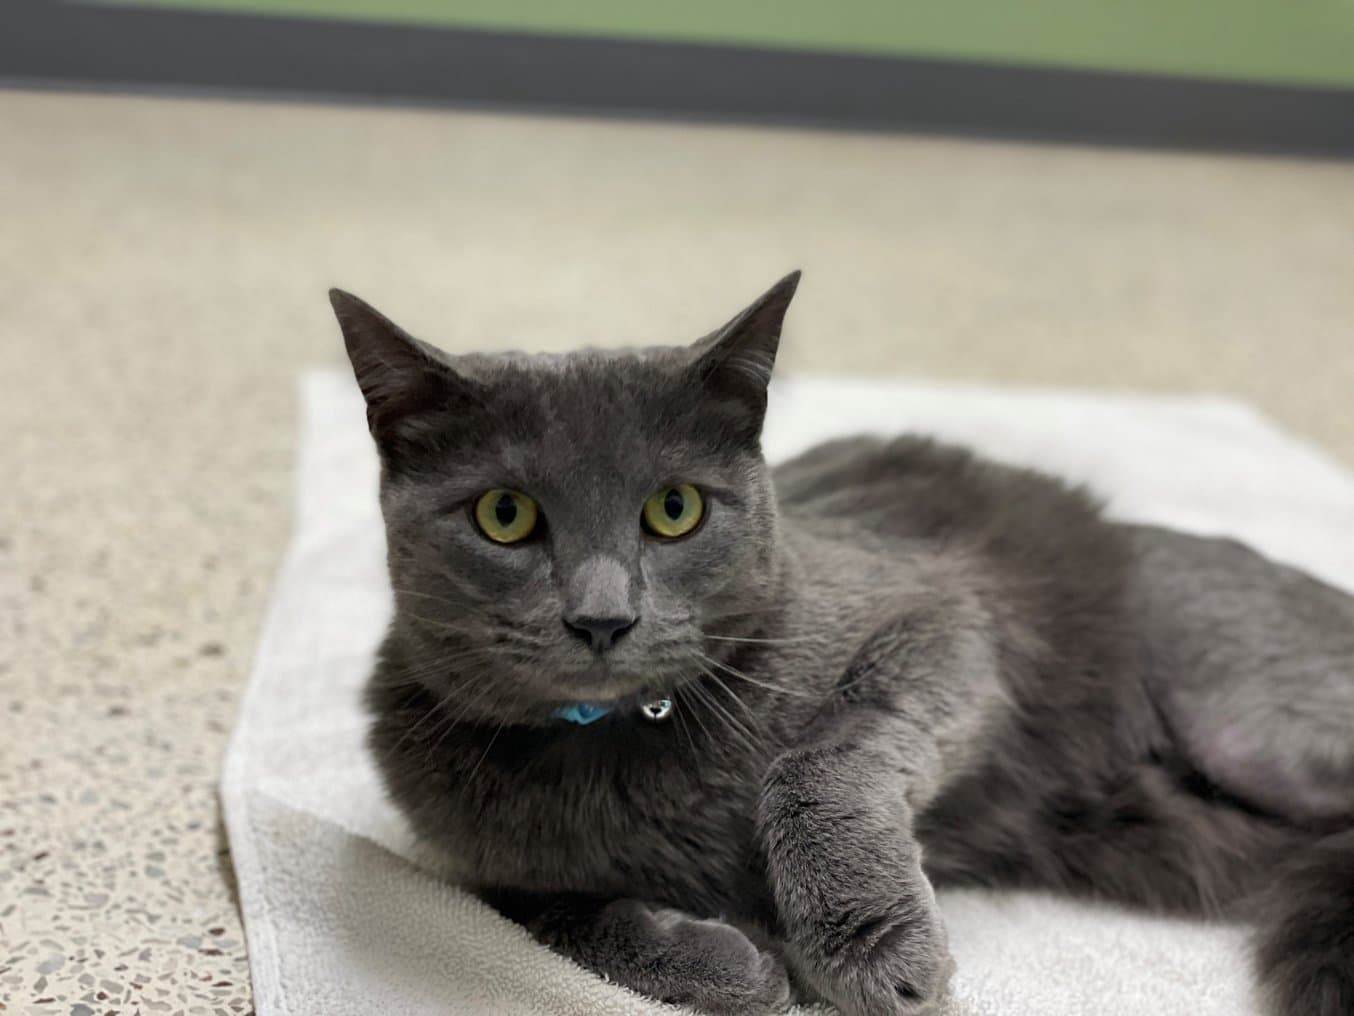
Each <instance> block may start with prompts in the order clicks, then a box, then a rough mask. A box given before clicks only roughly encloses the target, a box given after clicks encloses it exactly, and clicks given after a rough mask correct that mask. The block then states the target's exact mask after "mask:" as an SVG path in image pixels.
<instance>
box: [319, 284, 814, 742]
mask: <svg viewBox="0 0 1354 1016" xmlns="http://www.w3.org/2000/svg"><path fill="white" fill-rule="evenodd" d="M798 281H799V273H798V272H796V273H794V274H792V275H789V276H787V277H786V278H784V279H782V280H781V281H780V282H778V283H777V284H776V285H775V286H773V287H772V288H771V289H770V290H769V291H768V292H767V293H765V294H764V295H763V296H762V297H761V298H759V299H758V300H757V301H756V302H755V303H753V304H752V305H751V306H750V307H748V308H747V309H746V310H744V311H743V312H742V313H740V314H739V315H738V316H737V317H735V318H734V319H733V320H732V321H730V322H729V323H728V324H726V325H725V326H724V327H722V328H720V329H718V330H717V331H715V332H713V333H711V334H710V335H708V336H706V337H705V338H703V339H701V340H699V341H698V342H696V343H695V344H693V345H691V346H685V347H654V348H647V349H640V350H621V351H599V350H587V351H583V352H578V353H571V354H567V355H563V356H545V355H540V356H527V355H522V354H515V353H514V354H501V355H468V356H463V357H454V356H450V355H448V354H446V353H443V352H441V351H440V350H437V349H435V348H434V347H432V346H429V345H427V344H425V343H423V342H421V341H419V340H417V339H414V338H413V337H411V336H410V335H408V334H407V333H405V332H404V331H403V330H402V329H400V328H399V327H398V326H397V325H395V324H393V323H392V322H391V321H389V320H388V319H386V318H385V317H383V316H382V315H381V314H379V313H377V312H376V311H375V310H373V309H372V308H371V307H369V306H368V305H367V304H365V303H363V302H362V301H361V300H358V299H357V298H356V297H353V296H350V295H349V294H347V293H344V292H341V291H339V290H334V291H332V292H331V294H330V296H331V300H332V302H333V305H334V310H335V313H336V314H337V315H338V319H339V323H340V325H341V327H342V329H343V337H344V341H345V344H346V346H347V349H348V356H349V358H350V360H351V361H352V365H353V371H354V373H355V374H356V377H357V382H358V385H359V386H360V387H361V389H362V393H363V395H364V396H365V398H366V401H367V421H368V425H369V428H370V430H371V433H372V436H373V438H374V439H375V441H376V445H377V448H378V450H379V452H380V456H381V463H382V470H381V507H382V511H383V513H384V515H385V521H386V529H387V538H388V546H389V566H390V577H391V583H392V586H393V588H394V591H395V602H396V618H395V631H396V633H397V635H398V640H399V642H400V646H401V655H400V659H398V660H397V661H393V662H394V664H395V666H396V667H397V668H398V669H400V671H401V674H402V675H403V676H406V677H407V678H408V679H409V680H418V681H421V682H422V683H424V684H426V685H427V686H428V687H429V688H431V689H432V690H434V691H435V692H436V693H438V694H439V695H442V696H445V697H447V698H450V699H454V700H456V701H459V702H463V703H464V707H465V712H466V714H467V715H470V716H476V717H478V718H482V719H484V718H489V719H497V720H514V721H520V722H531V721H532V720H533V719H537V718H539V719H543V720H544V719H545V718H548V717H549V716H550V715H551V713H552V710H554V709H557V708H560V707H563V706H567V705H568V704H569V703H577V702H591V703H599V704H622V703H625V702H630V701H642V700H646V699H649V698H652V697H653V696H654V695H655V694H661V693H663V692H666V691H668V690H670V689H672V688H675V687H677V686H679V685H680V684H683V683H685V682H686V681H687V680H690V679H692V678H695V677H697V676H699V675H700V673H701V672H702V669H703V668H708V667H710V666H711V664H710V663H709V661H708V659H706V658H708V657H709V656H712V655H716V656H717V655H720V654H719V653H718V648H719V645H720V643H717V642H715V641H712V640H711V639H710V636H712V635H719V634H723V635H729V634H730V633H738V632H740V631H744V632H745V631H747V630H748V628H749V626H750V625H754V624H755V621H756V620H757V618H758V616H759V613H763V612H765V611H766V610H767V609H768V608H769V607H770V605H771V601H772V598H773V597H774V587H775V578H776V576H775V573H774V571H775V562H776V560H777V558H776V554H775V541H776V507H775V502H774V498H773V494H772V488H771V483H770V478H769V474H768V471H767V467H766V464H765V462H764V461H763V459H762V454H761V446H760V436H761V428H762V419H763V416H764V415H765V411H766V399H767V396H766V389H767V383H768V381H769V380H770V377H771V370H772V366H773V364H774V363H775V357H776V349H777V345H778V343H779V339H780V331H781V322H782V319H783V318H784V315H785V311H786V309H787V308H788V306H789V303H790V299H791V297H792V296H793V295H794V291H795V287H796V285H797V284H798Z"/></svg>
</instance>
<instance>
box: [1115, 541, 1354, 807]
mask: <svg viewBox="0 0 1354 1016" xmlns="http://www.w3.org/2000/svg"><path fill="white" fill-rule="evenodd" d="M1130 533H1131V535H1132V539H1133V547H1134V565H1135V566H1134V571H1133V573H1132V580H1133V581H1132V584H1131V587H1130V590H1131V603H1132V605H1133V609H1134V611H1135V615H1136V617H1135V620H1136V622H1137V625H1138V627H1139V629H1140V630H1142V631H1143V632H1144V633H1145V636H1146V640H1147V644H1148V645H1149V646H1150V657H1149V666H1148V667H1147V675H1146V676H1147V684H1148V688H1149V690H1150V692H1151V694H1152V697H1153V700H1154V702H1155V704H1156V707H1157V709H1158V710H1159V712H1160V714H1161V716H1162V718H1163V719H1164V721H1165V722H1166V724H1167V726H1168V727H1169V729H1170V732H1171V734H1172V736H1173V738H1174V739H1175V741H1176V742H1177V744H1178V745H1179V748H1180V750H1181V751H1182V753H1183V754H1184V755H1185V756H1186V758H1187V759H1188V760H1189V761H1190V763H1191V764H1192V765H1193V766H1194V767H1196V768H1197V769H1198V770H1199V771H1200V772H1202V773H1204V774H1205V775H1206V776H1207V777H1208V778H1209V779H1210V780H1211V781H1212V782H1213V783H1214V784H1215V785H1217V786H1219V787H1221V788H1222V789H1223V790H1225V791H1227V792H1228V793H1229V794H1231V795H1233V796H1235V797H1237V798H1239V799H1240V800H1243V801H1246V802H1248V803H1249V804H1251V805H1252V806H1254V807H1256V808H1258V809H1260V810H1263V811H1266V812H1269V813H1271V814H1273V815H1277V816H1282V817H1284V818H1287V819H1291V820H1294V821H1298V822H1322V823H1344V824H1348V823H1349V822H1350V821H1351V820H1354V735H1351V731H1354V597H1350V596H1349V595H1348V594H1346V593H1344V592H1342V591H1340V590H1337V589H1334V588H1332V587H1331V586H1327V585H1324V584H1323V583H1321V582H1318V581H1317V580H1315V579H1313V578H1311V577H1310V576H1308V575H1305V574H1303V573H1302V572H1299V571H1297V570H1295V569H1293V568H1288V567H1286V566H1284V565H1280V564H1278V563H1276V562H1273V561H1270V560H1267V559H1266V558H1264V557H1262V556H1261V555H1259V554H1257V553H1256V552H1255V551H1253V550H1251V549H1250V548H1248V547H1245V546H1243V545H1241V544H1239V543H1236V542H1234V541H1230V540H1208V539H1201V538H1198V537H1191V536H1186V535H1183V534H1179V533H1171V532H1167V531H1165V530H1159V529H1150V528H1146V527H1138V528H1134V529H1132V530H1130Z"/></svg>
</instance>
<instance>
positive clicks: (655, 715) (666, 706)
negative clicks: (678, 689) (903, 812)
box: [639, 698, 672, 723]
mask: <svg viewBox="0 0 1354 1016" xmlns="http://www.w3.org/2000/svg"><path fill="white" fill-rule="evenodd" d="M639 712H640V715H641V716H643V717H644V718H645V719H646V720H648V721H650V722H651V723H662V722H663V721H664V720H666V719H667V718H668V717H669V716H671V715H672V699H666V698H663V699H657V700H656V701H653V702H645V703H644V704H643V705H642V706H640V707H639Z"/></svg>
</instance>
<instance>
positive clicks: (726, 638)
mask: <svg viewBox="0 0 1354 1016" xmlns="http://www.w3.org/2000/svg"><path fill="white" fill-rule="evenodd" d="M704 637H705V638H707V639H714V640H715V641H716V642H750V643H754V644H756V645H763V646H789V645H796V644H798V643H801V642H815V641H817V639H816V638H815V637H814V636H812V635H802V636H798V637H795V638H780V639H764V638H751V637H744V636H742V635H705V636H704Z"/></svg>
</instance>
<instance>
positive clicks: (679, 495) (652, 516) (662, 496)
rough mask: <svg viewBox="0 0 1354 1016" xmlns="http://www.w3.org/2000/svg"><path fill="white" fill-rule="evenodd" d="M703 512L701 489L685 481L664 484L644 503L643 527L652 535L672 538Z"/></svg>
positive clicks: (696, 521) (690, 526)
mask: <svg viewBox="0 0 1354 1016" xmlns="http://www.w3.org/2000/svg"><path fill="white" fill-rule="evenodd" d="M704 514H705V500H704V498H702V497H701V492H700V491H698V490H697V489H696V488H695V487H693V486H691V484H689V483H679V484H677V485H676V486H675V487H664V488H663V489H662V490H659V491H657V492H656V493H655V494H654V495H653V496H652V497H651V498H649V500H647V501H645V502H644V512H643V519H644V528H645V529H647V530H648V531H649V532H651V533H653V534H654V535H655V536H666V537H667V538H668V539H675V538H676V537H678V536H685V535H686V534H687V533H689V532H691V530H693V529H695V528H696V526H697V525H698V524H699V523H700V520H701V516H702V515H704Z"/></svg>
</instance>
